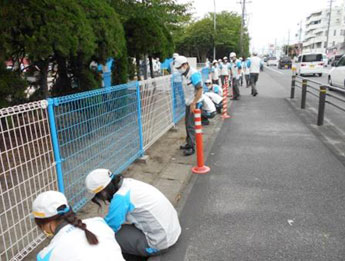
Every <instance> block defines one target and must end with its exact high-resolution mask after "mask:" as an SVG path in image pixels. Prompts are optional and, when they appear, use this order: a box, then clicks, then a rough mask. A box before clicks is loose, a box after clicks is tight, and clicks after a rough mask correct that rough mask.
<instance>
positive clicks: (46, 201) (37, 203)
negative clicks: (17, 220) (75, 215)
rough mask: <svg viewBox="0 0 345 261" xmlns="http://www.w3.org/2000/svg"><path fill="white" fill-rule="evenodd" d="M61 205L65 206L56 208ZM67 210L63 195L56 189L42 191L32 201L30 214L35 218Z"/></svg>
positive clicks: (51, 215) (54, 214)
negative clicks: (60, 208)
mask: <svg viewBox="0 0 345 261" xmlns="http://www.w3.org/2000/svg"><path fill="white" fill-rule="evenodd" d="M62 205H65V206H66V208H65V209H63V210H58V208H59V207H61V206H62ZM69 210H70V207H69V206H68V202H67V199H66V197H65V195H64V194H62V193H61V192H58V191H52V190H51V191H46V192H43V193H41V194H39V195H38V197H37V198H36V199H35V200H34V202H33V203H32V214H33V215H34V217H35V218H50V217H53V216H56V215H58V214H63V213H67V212H68V211H69Z"/></svg>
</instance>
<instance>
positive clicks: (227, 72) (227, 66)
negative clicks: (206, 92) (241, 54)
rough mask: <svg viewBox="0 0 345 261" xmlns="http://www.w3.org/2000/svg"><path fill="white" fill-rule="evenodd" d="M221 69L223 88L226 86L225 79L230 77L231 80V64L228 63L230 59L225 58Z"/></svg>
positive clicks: (220, 66)
mask: <svg viewBox="0 0 345 261" xmlns="http://www.w3.org/2000/svg"><path fill="white" fill-rule="evenodd" d="M219 68H220V80H221V82H222V86H223V85H224V84H225V77H228V79H229V80H230V63H229V62H228V58H227V57H226V56H225V57H224V58H223V61H222V62H221V63H220V65H219Z"/></svg>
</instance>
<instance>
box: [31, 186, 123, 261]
mask: <svg viewBox="0 0 345 261" xmlns="http://www.w3.org/2000/svg"><path fill="white" fill-rule="evenodd" d="M32 214H33V216H34V218H35V223H36V224H37V225H38V226H39V228H40V229H41V230H42V231H43V232H44V234H45V235H46V236H47V237H48V238H51V241H50V243H49V245H48V246H46V247H45V248H44V249H43V250H41V251H40V252H39V253H38V255H37V261H69V260H71V261H72V260H73V261H94V260H110V261H124V259H123V256H122V254H121V248H120V246H119V245H118V243H117V242H116V239H115V234H114V231H113V230H112V229H111V228H110V227H109V226H108V225H107V224H106V223H105V221H104V219H103V218H100V217H95V218H88V219H84V220H80V219H78V218H77V216H76V215H75V213H74V212H73V210H72V208H71V207H70V206H69V205H68V203H67V199H66V197H65V196H64V194H62V193H61V192H57V191H46V192H43V193H41V194H39V195H38V197H37V198H36V199H35V200H34V201H33V204H32Z"/></svg>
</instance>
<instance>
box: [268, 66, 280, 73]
mask: <svg viewBox="0 0 345 261" xmlns="http://www.w3.org/2000/svg"><path fill="white" fill-rule="evenodd" d="M265 68H267V69H270V70H272V71H274V72H276V73H280V74H283V73H282V72H280V71H277V70H275V69H272V68H270V67H267V66H265Z"/></svg>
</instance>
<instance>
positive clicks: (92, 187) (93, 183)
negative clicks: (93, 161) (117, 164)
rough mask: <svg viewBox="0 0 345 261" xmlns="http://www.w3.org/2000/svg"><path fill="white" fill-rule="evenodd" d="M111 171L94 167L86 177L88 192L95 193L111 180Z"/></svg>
mask: <svg viewBox="0 0 345 261" xmlns="http://www.w3.org/2000/svg"><path fill="white" fill-rule="evenodd" d="M110 175H111V171H110V170H108V169H95V170H93V171H91V172H90V173H89V174H88V175H87V177H86V179H85V185H86V188H87V189H88V191H89V192H91V193H92V194H97V193H98V192H100V191H102V190H103V189H104V188H105V187H106V186H108V184H109V183H110V182H111V177H110Z"/></svg>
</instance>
